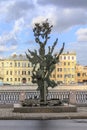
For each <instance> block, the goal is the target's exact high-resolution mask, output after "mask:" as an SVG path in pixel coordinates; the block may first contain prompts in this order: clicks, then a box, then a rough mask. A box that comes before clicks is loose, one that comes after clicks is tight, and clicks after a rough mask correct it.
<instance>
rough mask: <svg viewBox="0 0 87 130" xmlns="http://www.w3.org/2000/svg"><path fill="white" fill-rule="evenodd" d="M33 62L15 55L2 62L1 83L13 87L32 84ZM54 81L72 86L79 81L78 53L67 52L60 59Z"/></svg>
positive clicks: (0, 67) (52, 77)
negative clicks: (77, 71)
mask: <svg viewBox="0 0 87 130" xmlns="http://www.w3.org/2000/svg"><path fill="white" fill-rule="evenodd" d="M32 69H33V66H32V64H31V62H29V61H28V59H27V58H26V56H23V55H13V56H11V57H9V58H6V59H2V60H0V82H3V83H4V84H11V85H21V84H27V85H29V84H31V81H32V78H31V76H32ZM50 78H51V79H52V80H55V81H56V82H57V83H61V84H72V83H76V82H77V81H78V78H77V74H76V53H74V52H66V53H62V54H61V55H60V57H59V63H57V64H56V65H55V70H54V71H53V72H52V74H51V77H50Z"/></svg>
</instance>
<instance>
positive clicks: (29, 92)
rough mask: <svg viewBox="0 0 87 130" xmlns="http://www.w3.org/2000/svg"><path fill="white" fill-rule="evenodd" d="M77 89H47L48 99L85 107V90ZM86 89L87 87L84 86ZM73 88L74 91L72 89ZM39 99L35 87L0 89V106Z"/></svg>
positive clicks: (86, 102) (86, 91) (5, 87)
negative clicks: (65, 101)
mask: <svg viewBox="0 0 87 130" xmlns="http://www.w3.org/2000/svg"><path fill="white" fill-rule="evenodd" d="M80 87H81V89H80V88H79V87H78V89H77V88H76V87H75V86H74V87H73V86H72V88H70V86H67V87H66V86H65V87H64V89H63V87H62V88H61V89H60V88H59V87H58V88H55V89H49V92H48V96H47V98H48V99H53V98H56V99H61V100H67V101H68V102H69V103H71V104H76V105H84V106H86V105H87V89H86V88H84V87H83V86H80ZM85 87H87V86H85ZM73 88H75V89H73ZM35 97H37V98H39V91H36V86H35V87H34V86H33V89H32V86H31V87H29V86H2V87H0V104H14V103H19V102H20V100H24V99H25V98H26V99H29V98H35Z"/></svg>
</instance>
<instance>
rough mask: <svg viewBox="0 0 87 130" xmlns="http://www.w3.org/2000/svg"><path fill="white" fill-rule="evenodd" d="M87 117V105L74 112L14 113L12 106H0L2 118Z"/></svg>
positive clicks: (55, 118)
mask: <svg viewBox="0 0 87 130" xmlns="http://www.w3.org/2000/svg"><path fill="white" fill-rule="evenodd" d="M44 119H45V120H57V119H87V107H78V110H77V112H75V113H74V112H73V113H14V112H13V109H12V108H0V120H44Z"/></svg>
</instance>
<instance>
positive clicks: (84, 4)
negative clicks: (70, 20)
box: [37, 0, 87, 8]
mask: <svg viewBox="0 0 87 130" xmlns="http://www.w3.org/2000/svg"><path fill="white" fill-rule="evenodd" d="M37 2H38V4H41V5H55V6H59V7H63V8H64V7H65V8H87V0H83V1H82V0H66V1H65V0H37Z"/></svg>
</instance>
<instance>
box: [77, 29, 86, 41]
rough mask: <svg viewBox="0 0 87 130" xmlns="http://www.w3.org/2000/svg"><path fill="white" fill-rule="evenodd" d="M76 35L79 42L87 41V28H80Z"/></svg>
mask: <svg viewBox="0 0 87 130" xmlns="http://www.w3.org/2000/svg"><path fill="white" fill-rule="evenodd" d="M76 35H77V40H78V41H79V42H87V28H80V29H78V30H77V31H76Z"/></svg>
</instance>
